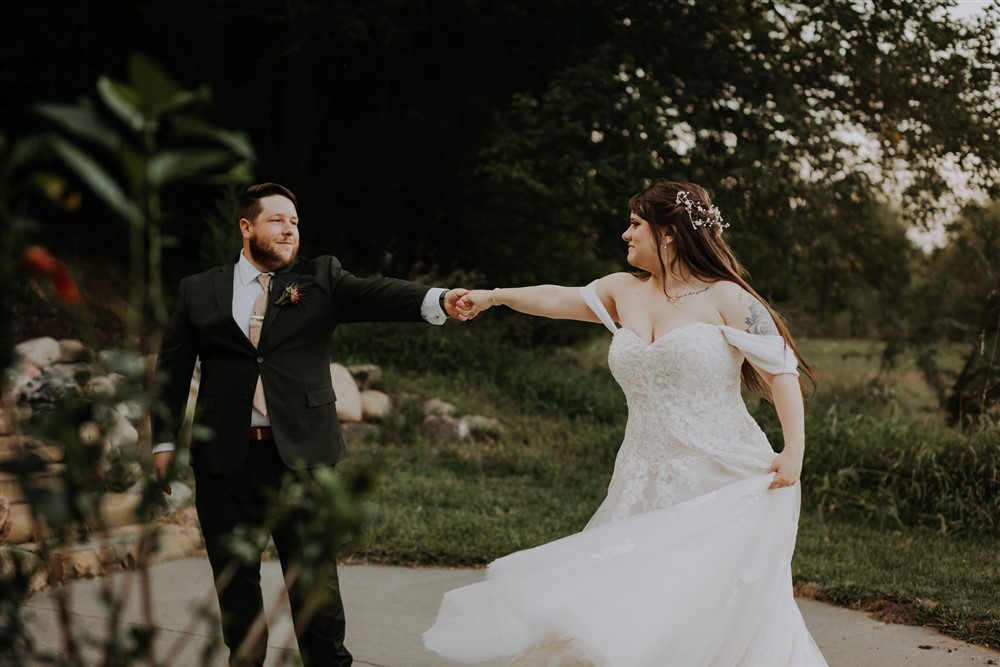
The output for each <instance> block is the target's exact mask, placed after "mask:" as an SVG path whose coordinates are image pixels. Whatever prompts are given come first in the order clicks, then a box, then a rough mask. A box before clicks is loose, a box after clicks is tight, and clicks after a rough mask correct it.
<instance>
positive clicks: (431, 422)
mask: <svg viewBox="0 0 1000 667" xmlns="http://www.w3.org/2000/svg"><path fill="white" fill-rule="evenodd" d="M420 433H421V435H423V436H424V437H425V438H427V439H429V440H432V441H434V442H457V441H459V440H462V439H464V438H466V437H468V435H469V427H468V426H467V425H466V424H463V423H462V422H460V421H458V420H457V419H455V418H454V417H450V416H448V415H427V417H425V418H424V421H423V423H422V424H421V425H420Z"/></svg>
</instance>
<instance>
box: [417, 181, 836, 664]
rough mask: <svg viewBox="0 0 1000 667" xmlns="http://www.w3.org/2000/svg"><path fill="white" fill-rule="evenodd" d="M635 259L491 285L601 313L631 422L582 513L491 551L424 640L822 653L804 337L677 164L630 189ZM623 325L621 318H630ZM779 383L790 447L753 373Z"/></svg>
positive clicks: (592, 316) (551, 313) (734, 658)
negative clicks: (808, 481)
mask: <svg viewBox="0 0 1000 667" xmlns="http://www.w3.org/2000/svg"><path fill="white" fill-rule="evenodd" d="M629 209H630V210H631V215H630V220H629V226H628V229H626V230H625V233H624V234H622V239H623V240H624V241H625V242H626V243H627V244H628V262H629V264H631V265H632V266H634V267H635V268H636V271H635V272H633V273H615V274H611V275H608V276H605V277H603V278H600V279H599V280H596V281H594V282H592V283H590V284H589V285H587V286H586V287H583V288H572V287H559V286H555V285H539V286H535V287H521V288H513V289H506V288H505V289H499V288H498V289H494V290H492V291H487V290H475V291H473V292H470V293H469V294H467V295H466V296H465V297H464V299H463V300H464V301H465V304H464V305H465V306H466V307H467V308H470V309H471V313H472V316H475V314H476V313H478V312H482V311H485V310H488V309H489V308H491V307H493V306H499V305H505V306H508V307H509V308H513V309H514V310H517V311H520V312H522V313H527V314H530V315H540V316H544V317H552V318H559V319H573V320H583V321H587V322H599V323H602V324H604V325H605V326H606V327H607V328H608V329H609V330H610V331H611V333H612V338H611V347H610V350H609V353H608V364H609V366H610V368H611V372H612V373H613V375H614V377H615V379H616V380H617V381H618V382H619V384H621V386H622V389H623V390H624V392H625V396H626V399H627V402H628V411H629V418H628V425H627V426H626V428H625V436H624V441H623V442H622V445H621V449H620V450H619V452H618V456H617V459H616V462H615V469H614V474H613V475H612V477H611V482H610V484H609V486H608V495H607V497H606V498H605V500H604V502H603V503H602V504H601V506H600V507H599V508H598V509H597V512H596V513H595V514H594V516H593V518H592V519H591V520H590V522H589V523H588V524H587V526H586V528H584V530H583V531H582V532H580V533H577V534H575V535H570V536H568V537H565V538H562V539H560V540H557V541H555V542H551V543H549V544H544V545H542V546H539V547H536V548H534V549H528V550H526V551H520V552H517V553H514V554H511V555H509V556H506V557H504V558H501V559H499V560H497V561H495V562H493V563H492V564H491V565H490V566H489V568H488V569H487V572H486V580H485V581H484V582H482V583H479V584H474V585H472V586H467V587H465V588H461V589H458V590H454V591H451V592H449V593H447V594H446V595H445V597H444V600H443V602H442V605H441V610H440V612H439V614H438V619H437V622H436V623H435V625H434V627H432V628H431V629H430V630H428V631H427V632H426V633H425V634H424V643H425V645H426V646H427V647H428V648H430V649H431V650H434V651H436V652H438V653H439V654H441V655H442V656H445V657H448V658H451V659H454V660H458V661H461V662H466V663H472V662H479V661H482V660H487V659H491V658H496V657H499V656H505V655H506V656H514V659H513V662H512V663H511V664H512V665H519V666H528V665H531V666H539V667H541V666H546V667H554V666H557V665H558V666H562V667H568V666H571V665H572V666H587V667H598V666H600V667H647V666H648V667H653V666H656V667H661V666H666V665H676V666H678V667H695V666H698V665H704V666H709V665H711V666H718V667H731V666H734V665H761V666H767V667H775V666H781V665H784V666H790V667H791V666H794V667H801V666H808V665H826V661H825V660H824V659H823V656H822V654H821V653H820V651H819V649H818V648H817V647H816V644H815V642H814V641H813V639H812V637H811V636H810V634H809V631H808V630H807V629H806V627H805V624H804V623H803V620H802V616H801V614H800V613H799V610H798V607H797V606H796V604H795V601H794V599H793V597H792V580H791V567H790V562H791V558H792V551H793V549H794V546H795V534H796V527H797V524H798V513H799V498H800V490H799V486H798V484H797V482H798V479H799V475H800V472H801V470H802V457H803V451H804V447H805V433H804V417H803V412H804V410H803V398H802V391H801V387H800V385H799V380H798V371H797V368H798V367H799V366H801V367H802V369H803V371H804V372H805V373H806V374H807V375H808V376H809V378H810V379H812V380H814V376H813V373H812V369H810V368H809V366H808V365H807V364H805V363H804V362H801V361H800V360H799V359H798V356H797V350H796V347H795V343H794V342H793V341H792V338H791V336H790V335H789V334H788V331H787V329H786V328H785V326H784V324H783V323H782V321H781V319H780V318H779V317H778V316H777V314H776V313H775V312H774V311H773V310H772V309H771V308H770V306H768V305H767V303H765V301H764V300H763V299H762V298H761V297H760V296H759V295H758V294H757V293H756V292H755V291H754V290H753V289H752V288H751V287H750V285H749V284H748V283H747V282H746V280H745V279H744V275H745V272H744V270H743V268H742V267H741V266H740V264H739V263H738V262H737V260H736V258H735V256H734V255H733V253H732V251H731V250H730V248H729V246H728V245H727V244H726V242H725V240H723V238H722V230H723V228H724V227H727V226H728V225H726V224H725V223H724V222H723V219H722V216H721V215H720V213H719V210H718V208H717V207H715V206H713V205H712V204H711V202H710V200H709V196H708V193H707V192H706V191H705V190H704V189H703V188H701V187H700V186H697V185H694V184H690V183H671V182H662V183H657V184H655V185H653V186H652V187H650V188H647V189H646V190H644V191H642V192H640V193H639V194H637V195H635V196H634V197H632V199H631V200H630V201H629ZM616 323H618V324H619V325H620V326H618V325H616ZM741 377H742V380H743V381H744V382H745V383H746V385H747V386H748V387H749V388H750V389H751V390H753V391H755V392H757V393H759V394H762V395H764V396H766V397H769V398H770V399H771V400H772V402H773V403H774V407H775V409H776V410H777V413H778V417H779V419H780V421H781V427H782V433H783V439H784V447H783V449H782V450H781V453H780V454H778V455H775V453H774V451H773V450H772V449H771V446H770V444H769V443H768V441H767V438H766V437H765V435H764V433H763V431H761V429H760V427H759V426H758V425H757V423H756V422H755V421H754V420H753V418H752V417H751V416H750V414H749V413H748V412H747V409H746V406H745V404H744V403H743V399H742V397H741V394H740V380H741Z"/></svg>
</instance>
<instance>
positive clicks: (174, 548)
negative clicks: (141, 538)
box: [147, 491, 204, 565]
mask: <svg viewBox="0 0 1000 667" xmlns="http://www.w3.org/2000/svg"><path fill="white" fill-rule="evenodd" d="M175 492H176V491H175ZM157 528H158V529H159V530H160V536H159V540H158V542H157V544H158V545H159V548H158V549H157V550H156V551H154V552H153V553H151V554H149V557H148V558H149V559H148V561H147V564H148V565H156V564H157V563H165V562H166V561H170V560H175V559H177V558H190V557H191V556H200V555H202V553H201V551H202V549H203V548H204V542H202V540H201V530H199V529H198V524H197V523H196V524H195V525H192V526H188V525H172V524H161V525H159V526H157Z"/></svg>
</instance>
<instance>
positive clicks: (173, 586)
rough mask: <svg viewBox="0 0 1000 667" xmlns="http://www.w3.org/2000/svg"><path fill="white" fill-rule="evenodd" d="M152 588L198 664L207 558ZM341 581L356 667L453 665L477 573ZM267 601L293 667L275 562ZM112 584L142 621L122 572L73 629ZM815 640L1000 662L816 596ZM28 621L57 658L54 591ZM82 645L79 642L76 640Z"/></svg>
mask: <svg viewBox="0 0 1000 667" xmlns="http://www.w3.org/2000/svg"><path fill="white" fill-rule="evenodd" d="M149 572H150V576H151V581H152V584H151V585H152V589H153V600H154V605H155V608H154V609H153V618H154V622H155V625H156V627H157V628H158V634H157V637H158V639H157V642H156V656H157V659H158V660H161V661H162V660H163V659H164V657H165V656H167V655H169V654H170V653H171V652H173V651H176V653H175V654H174V657H173V658H172V661H171V662H170V663H169V664H171V665H177V666H181V665H183V666H185V667H186V666H188V665H192V666H194V665H201V664H203V663H202V662H201V655H202V652H203V651H204V650H205V648H206V647H208V646H212V645H213V644H217V645H218V646H221V639H220V638H219V637H220V634H219V631H218V628H217V626H216V625H215V624H214V623H206V622H204V621H200V620H199V616H198V614H197V613H196V608H197V607H198V605H199V604H205V605H206V606H207V608H208V609H210V610H211V611H212V612H213V613H215V614H217V613H218V604H217V602H216V600H215V595H214V590H213V588H212V576H211V570H210V569H209V566H208V561H206V560H204V559H199V558H187V559H182V560H175V561H170V562H167V563H163V564H160V565H156V566H154V567H152V568H150V571H149ZM340 572H341V575H340V576H341V583H342V587H343V594H344V599H345V604H346V606H347V620H348V627H347V646H348V648H349V649H350V650H351V652H352V653H353V654H354V656H355V665H358V666H359V667H365V666H372V667H438V666H444V665H453V664H455V663H451V662H449V661H446V660H442V659H441V658H438V657H437V656H435V655H434V654H431V653H429V652H428V651H427V650H426V649H424V647H423V645H422V644H421V642H420V637H421V634H422V633H423V631H424V630H426V629H427V628H428V627H430V626H431V625H432V624H433V622H434V619H435V617H436V615H437V608H438V604H439V603H440V601H441V596H442V595H443V594H444V592H445V591H448V590H450V589H452V588H457V587H459V586H464V585H466V584H470V583H474V582H476V581H480V580H481V579H482V578H483V572H482V571H480V570H450V569H440V568H404V567H379V566H371V565H351V566H342V567H341V569H340ZM262 579H263V586H264V600H265V604H266V605H268V608H269V609H270V608H272V607H273V608H274V609H275V613H274V614H272V618H270V619H269V620H270V623H269V625H270V628H271V632H270V642H269V644H270V647H271V648H270V649H269V651H268V659H267V665H268V666H274V665H278V664H281V663H282V661H283V660H284V664H287V665H294V664H297V660H296V658H297V653H296V652H295V650H294V649H295V639H294V637H293V636H292V628H291V623H290V621H289V617H288V603H287V598H286V597H285V595H284V592H283V590H284V589H283V586H282V582H281V570H280V567H279V566H278V563H276V562H266V563H264V565H263V568H262ZM108 583H110V585H111V586H112V587H113V588H114V589H115V590H116V591H120V590H122V586H124V585H130V586H131V592H130V595H129V599H128V602H127V604H126V606H125V610H124V617H125V618H126V619H128V621H129V622H131V623H139V622H140V619H141V618H142V614H141V611H140V607H139V595H138V580H137V578H136V577H135V575H134V573H129V572H123V573H118V574H115V575H110V576H108V577H106V578H105V580H104V582H102V581H100V580H90V581H80V582H76V583H73V584H70V585H68V586H67V587H66V588H65V589H64V590H65V591H66V592H68V593H69V595H70V609H71V614H72V616H73V621H74V627H75V628H77V629H78V632H79V633H83V634H86V635H89V636H91V637H95V638H102V637H105V636H107V618H108V614H107V611H106V610H105V608H104V607H103V605H102V604H101V602H100V596H99V592H100V590H101V587H102V586H103V585H106V584H108ZM798 603H799V607H800V608H801V609H802V614H803V616H805V620H806V625H808V626H809V629H810V631H811V632H812V634H813V637H814V638H815V639H816V642H817V643H818V644H819V647H820V648H821V649H822V650H823V653H824V655H825V656H826V659H827V661H828V662H829V663H830V666H831V667H875V666H878V667H883V666H885V667H894V666H896V665H900V666H904V665H905V666H907V667H952V666H959V665H962V666H965V665H1000V652H997V651H992V650H990V649H986V648H982V647H979V646H973V645H969V644H965V643H963V642H959V641H955V640H953V639H950V638H948V637H945V636H944V635H941V634H939V633H938V632H936V631H934V630H931V629H928V628H921V627H910V626H905V625H886V624H885V623H881V622H879V621H874V620H872V619H871V618H869V617H868V615H867V614H865V613H863V612H858V611H851V610H849V609H844V608H841V607H835V606H832V605H828V604H825V603H822V602H815V601H812V600H799V601H798ZM24 607H25V609H24V610H23V611H24V617H25V619H26V622H27V626H28V629H29V634H30V636H31V638H32V640H33V641H34V642H35V644H36V646H37V647H39V648H41V649H44V650H46V651H49V652H53V653H57V652H58V651H59V649H60V646H61V637H60V634H59V633H60V631H59V624H58V620H57V614H56V610H57V608H58V607H57V603H56V593H55V592H51V591H50V592H47V593H40V594H37V595H35V596H33V597H31V598H30V599H29V600H28V601H27V602H25V604H24ZM77 639H78V640H79V639H80V637H78V638H77ZM96 655H97V654H96V653H95V652H94V651H93V650H92V649H88V650H87V651H86V652H85V656H88V657H87V658H86V659H85V663H86V664H96V660H95V657H96ZM223 656H224V653H223V652H222V651H221V650H220V651H218V652H217V653H216V654H215V655H214V657H213V659H211V660H210V661H209V662H208V663H204V664H208V665H211V667H225V665H226V661H225V659H224V657H223ZM480 665H481V667H501V666H502V665H506V661H503V660H496V661H492V662H485V663H480Z"/></svg>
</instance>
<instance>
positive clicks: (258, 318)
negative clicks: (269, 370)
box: [250, 273, 271, 417]
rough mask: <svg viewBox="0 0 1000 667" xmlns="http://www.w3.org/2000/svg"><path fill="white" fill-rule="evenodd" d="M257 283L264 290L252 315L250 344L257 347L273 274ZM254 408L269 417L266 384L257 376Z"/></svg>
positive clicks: (267, 275)
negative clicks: (265, 398)
mask: <svg viewBox="0 0 1000 667" xmlns="http://www.w3.org/2000/svg"><path fill="white" fill-rule="evenodd" d="M257 282H259V283H260V284H261V286H262V287H263V289H262V290H261V291H260V294H258V295H257V298H256V299H254V302H253V312H252V313H250V344H251V345H253V346H254V347H257V344H258V343H260V330H261V327H263V326H264V313H265V312H267V297H268V295H269V294H270V287H271V274H269V273H262V274H260V275H259V276H257ZM253 406H254V407H255V408H256V409H257V412H259V413H260V414H262V415H264V416H265V417H266V416H267V403H265V402H264V383H263V382H261V379H260V376H257V388H256V389H254V392H253Z"/></svg>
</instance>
